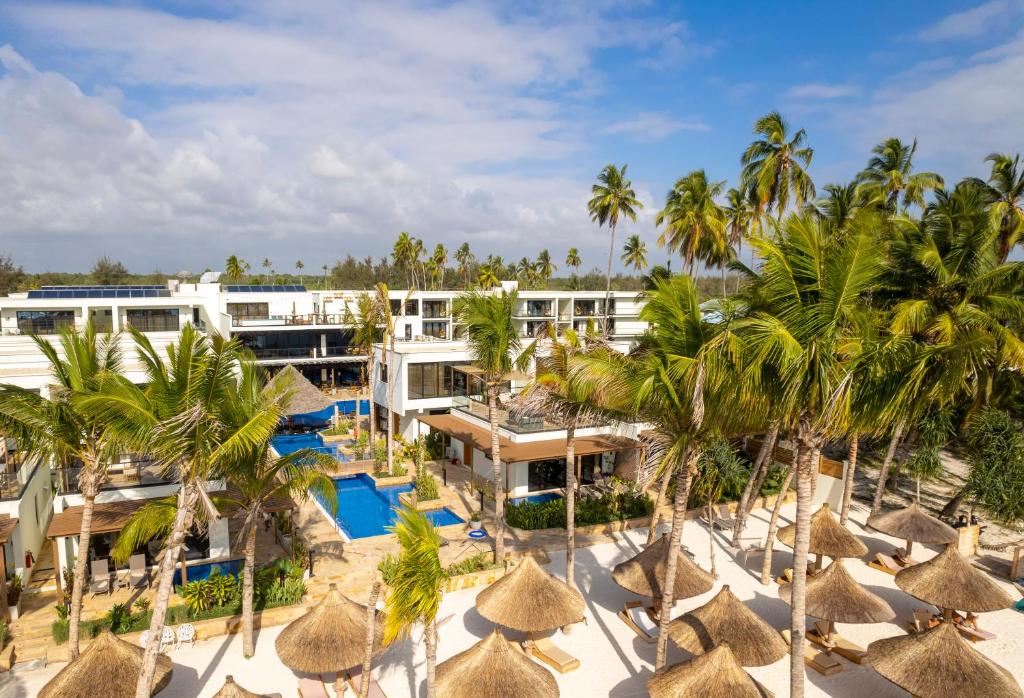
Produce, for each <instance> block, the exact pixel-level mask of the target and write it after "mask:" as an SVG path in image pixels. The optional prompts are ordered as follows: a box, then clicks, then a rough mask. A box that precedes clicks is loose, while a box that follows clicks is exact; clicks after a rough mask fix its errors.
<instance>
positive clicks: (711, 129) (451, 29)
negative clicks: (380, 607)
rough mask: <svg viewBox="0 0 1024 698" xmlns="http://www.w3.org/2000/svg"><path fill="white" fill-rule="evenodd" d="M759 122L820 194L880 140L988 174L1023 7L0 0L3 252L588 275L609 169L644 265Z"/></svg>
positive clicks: (60, 258) (1017, 105)
mask: <svg viewBox="0 0 1024 698" xmlns="http://www.w3.org/2000/svg"><path fill="white" fill-rule="evenodd" d="M772 110H779V111H780V112H781V113H782V114H783V115H784V116H785V118H786V119H787V120H788V121H789V122H790V123H791V124H792V126H793V127H794V128H804V129H806V131H807V135H808V141H809V143H810V145H811V146H812V147H813V148H814V150H815V154H814V159H813V163H812V165H811V168H810V171H811V174H812V176H813V178H814V180H815V182H816V183H817V184H818V186H819V187H821V186H822V185H824V184H826V183H828V182H833V181H846V180H849V179H851V178H852V177H853V176H854V175H855V174H856V172H857V171H859V170H860V169H861V168H862V167H863V165H864V164H865V163H866V161H867V158H868V156H869V151H870V149H871V147H872V146H873V145H874V144H876V143H878V142H879V141H880V140H882V139H883V138H886V137H889V136H897V137H899V138H902V139H904V140H907V141H909V140H912V139H914V138H916V139H918V142H919V147H918V155H917V166H918V168H919V169H927V170H934V171H938V172H939V173H940V174H942V175H943V176H944V177H945V178H946V179H947V181H949V180H956V179H959V178H960V177H964V176H986V175H987V172H988V168H987V166H986V164H985V163H984V162H983V160H984V157H985V155H987V154H988V153H990V152H993V151H999V152H1011V153H1012V152H1019V151H1021V150H1024V128H1022V121H1024V119H1022V117H1024V0H991V1H990V2H985V3H983V4H977V3H954V2H948V1H944V0H929V1H928V2H918V1H916V0H904V1H903V2H898V3H894V2H883V1H882V0H875V1H868V2H862V3H856V4H854V3H808V2H741V3H732V4H729V3H718V2H703V3H698V2H693V3H689V2H687V3H681V2H679V3H659V2H635V1H634V2H615V1H612V0H596V1H594V0H591V1H589V2H559V3H550V2H536V1H534V0H526V1H525V2H523V1H521V2H516V3H493V2H443V3H422V2H412V1H409V2H390V1H388V0H381V1H375V2H370V3H366V2H363V3H347V2H334V1H328V0H301V1H299V0H251V1H249V2H236V1H233V0H220V1H218V2H208V3H199V2H191V1H189V0H171V1H169V2H163V3H148V2H146V3H144V2H130V1H124V2H114V3H101V2H67V3H50V2H4V1H2V0H0V254H10V255H12V256H13V258H14V260H15V262H16V263H18V264H21V265H23V266H24V267H25V269H26V270H28V271H43V270H66V271H74V270H83V271H84V270H87V269H88V268H89V267H90V266H91V264H92V262H93V260H95V259H96V258H97V257H99V256H100V255H107V256H110V257H112V258H115V259H120V260H122V261H123V262H124V263H125V264H126V265H127V266H128V267H129V269H131V270H132V271H137V272H150V271H154V270H161V271H163V272H165V273H174V272H176V271H178V270H182V269H187V270H191V271H194V272H197V271H201V270H203V269H206V268H212V269H221V268H223V263H224V259H225V257H227V256H228V255H230V254H237V255H239V256H240V257H242V258H243V259H246V260H248V261H249V262H250V263H251V264H252V265H253V267H254V268H258V267H259V262H260V261H262V259H263V258H264V257H269V258H270V259H271V260H272V261H273V263H274V267H275V268H276V269H277V270H278V271H286V270H291V269H293V268H294V264H295V261H296V260H302V262H303V263H304V265H305V268H306V270H307V272H308V271H312V270H319V269H320V267H321V265H323V264H328V265H330V264H332V263H333V262H334V261H335V260H337V259H339V258H343V257H344V256H345V255H346V254H352V255H354V256H356V257H357V258H361V257H364V256H366V255H373V256H375V257H377V256H380V255H384V254H387V253H388V252H389V251H390V249H391V246H392V244H393V242H394V239H395V237H396V236H397V235H398V233H399V232H400V231H403V230H404V231H408V232H409V233H411V234H412V235H414V236H417V237H420V238H422V239H423V240H424V242H425V244H426V245H427V246H428V248H432V247H433V246H434V245H435V244H436V243H443V244H445V245H446V246H447V247H448V248H449V251H453V250H454V249H455V248H457V247H458V246H459V245H461V244H462V243H463V242H469V243H470V246H471V248H472V249H473V251H474V252H475V253H476V254H477V256H478V257H481V258H482V257H484V256H486V255H487V254H500V255H502V256H504V258H505V259H506V261H516V260H518V259H519V258H520V257H522V256H524V255H525V256H528V257H531V258H532V257H535V256H536V254H537V253H538V252H539V251H540V250H541V249H548V250H550V252H551V254H552V257H553V258H554V259H555V261H556V263H558V266H559V267H564V264H563V262H564V259H565V254H566V250H567V249H568V248H569V247H577V248H579V250H580V253H581V256H582V258H583V264H584V269H585V270H586V269H590V268H593V267H598V266H600V267H602V268H603V267H604V264H605V260H606V259H607V246H608V237H607V232H606V231H605V230H601V229H598V227H597V226H596V225H595V224H594V223H592V222H591V221H590V219H589V217H588V215H587V211H586V201H587V199H588V194H589V188H590V185H591V184H592V183H593V181H594V178H595V176H596V175H597V173H598V172H599V171H600V169H601V168H602V167H603V166H604V165H606V164H608V163H617V164H620V165H621V164H625V163H628V165H629V170H628V172H629V176H630V177H631V179H632V181H633V185H634V188H635V189H636V190H637V192H638V194H639V196H640V198H641V200H642V201H643V203H644V209H643V211H642V213H641V215H640V217H639V218H638V219H637V221H636V222H635V223H625V224H623V225H620V227H619V230H618V233H617V234H618V236H619V242H617V243H616V247H621V241H622V240H624V239H625V237H626V236H627V235H629V234H632V233H637V234H639V235H640V236H641V237H642V238H643V239H644V240H645V241H646V242H647V246H648V249H649V257H650V259H651V261H652V262H663V261H664V260H665V259H667V255H666V253H665V252H664V251H662V250H660V249H658V248H657V245H656V240H657V235H658V233H657V230H656V228H655V226H654V217H655V215H656V213H657V210H658V208H659V207H660V205H661V203H662V202H663V200H664V196H665V194H666V192H667V191H668V190H669V189H670V187H671V186H672V184H673V182H674V181H675V180H676V179H677V178H679V177H681V176H682V175H684V174H686V173H687V172H689V171H691V170H693V169H697V168H703V169H705V170H706V171H707V173H708V176H709V177H711V178H712V179H714V180H727V181H728V182H729V183H730V184H734V183H735V181H736V178H737V175H738V172H739V156H740V153H741V152H742V150H743V148H744V147H745V146H746V145H747V144H748V143H749V142H750V140H751V138H752V136H751V128H752V127H753V124H754V122H755V120H756V119H757V118H758V117H759V116H761V115H763V114H765V113H767V112H769V111H772ZM617 256H618V255H616V257H617ZM616 266H619V265H618V262H617V260H616ZM561 272H564V268H563V269H561ZM561 272H556V274H557V273H561Z"/></svg>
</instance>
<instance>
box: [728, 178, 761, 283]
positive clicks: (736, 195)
mask: <svg viewBox="0 0 1024 698" xmlns="http://www.w3.org/2000/svg"><path fill="white" fill-rule="evenodd" d="M722 212H723V213H724V214H725V234H726V240H727V241H728V245H729V247H731V248H733V249H735V250H736V256H737V257H739V256H740V253H741V252H742V251H743V238H745V237H747V236H748V235H751V234H753V233H754V232H755V231H756V230H757V229H758V228H759V226H758V220H757V219H758V216H757V197H756V196H755V195H754V193H753V191H752V190H751V189H750V188H746V189H742V188H740V189H737V188H736V187H732V188H731V189H729V191H727V192H726V193H725V205H724V206H722ZM739 283H740V282H739V277H738V276H737V278H736V290H737V291H738V290H739ZM723 295H724V294H723Z"/></svg>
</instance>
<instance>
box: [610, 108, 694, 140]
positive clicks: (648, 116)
mask: <svg viewBox="0 0 1024 698" xmlns="http://www.w3.org/2000/svg"><path fill="white" fill-rule="evenodd" d="M710 130H711V127H710V126H708V125H707V124H706V123H704V122H703V121H700V120H699V119H692V120H681V119H673V118H672V117H671V116H669V115H668V114H665V113H664V112H640V113H639V114H637V115H636V117H634V118H632V119H628V120H626V121H619V122H617V123H614V124H611V125H610V126H607V127H606V128H605V129H604V132H605V133H611V134H623V135H625V136H628V137H630V138H632V139H634V140H637V141H643V142H651V141H660V140H661V139H663V138H666V137H667V136H671V135H672V134H673V133H677V132H679V131H710Z"/></svg>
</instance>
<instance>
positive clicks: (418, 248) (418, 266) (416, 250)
mask: <svg viewBox="0 0 1024 698" xmlns="http://www.w3.org/2000/svg"><path fill="white" fill-rule="evenodd" d="M426 253H427V248H426V247H424V246H423V240H421V239H419V238H413V239H412V249H411V250H410V251H409V262H410V264H411V265H412V267H413V269H415V270H417V271H418V272H419V275H418V276H416V275H415V274H414V276H413V278H414V279H416V286H415V287H416V289H419V282H420V281H422V282H423V286H424V287H426V285H427V279H426V271H425V270H424V268H423V257H424V255H426Z"/></svg>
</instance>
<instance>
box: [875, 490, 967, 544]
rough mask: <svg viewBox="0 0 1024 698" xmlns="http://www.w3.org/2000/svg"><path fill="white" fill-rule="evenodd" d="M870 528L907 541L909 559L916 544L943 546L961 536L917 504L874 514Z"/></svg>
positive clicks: (954, 541)
mask: <svg viewBox="0 0 1024 698" xmlns="http://www.w3.org/2000/svg"><path fill="white" fill-rule="evenodd" d="M868 526H870V527H871V528H873V529H875V530H876V531H880V532H881V533H885V534H887V535H890V536H893V537H894V538H902V539H903V540H905V541H907V549H906V555H907V557H908V558H909V557H910V552H911V549H912V548H913V545H914V543H927V544H929V545H943V544H948V543H956V542H957V541H958V540H960V534H959V533H957V531H956V529H955V528H953V527H952V526H948V525H946V524H944V523H943V522H941V521H939V520H938V519H936V518H935V517H934V516H930V515H929V514H926V513H925V512H923V511H922V510H921V507H919V506H918V505H917V503H916V502H915V503H913V504H911V505H910V506H908V507H904V508H903V509H894V510H892V511H886V512H879V513H877V514H872V515H871V516H869V517H868Z"/></svg>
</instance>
